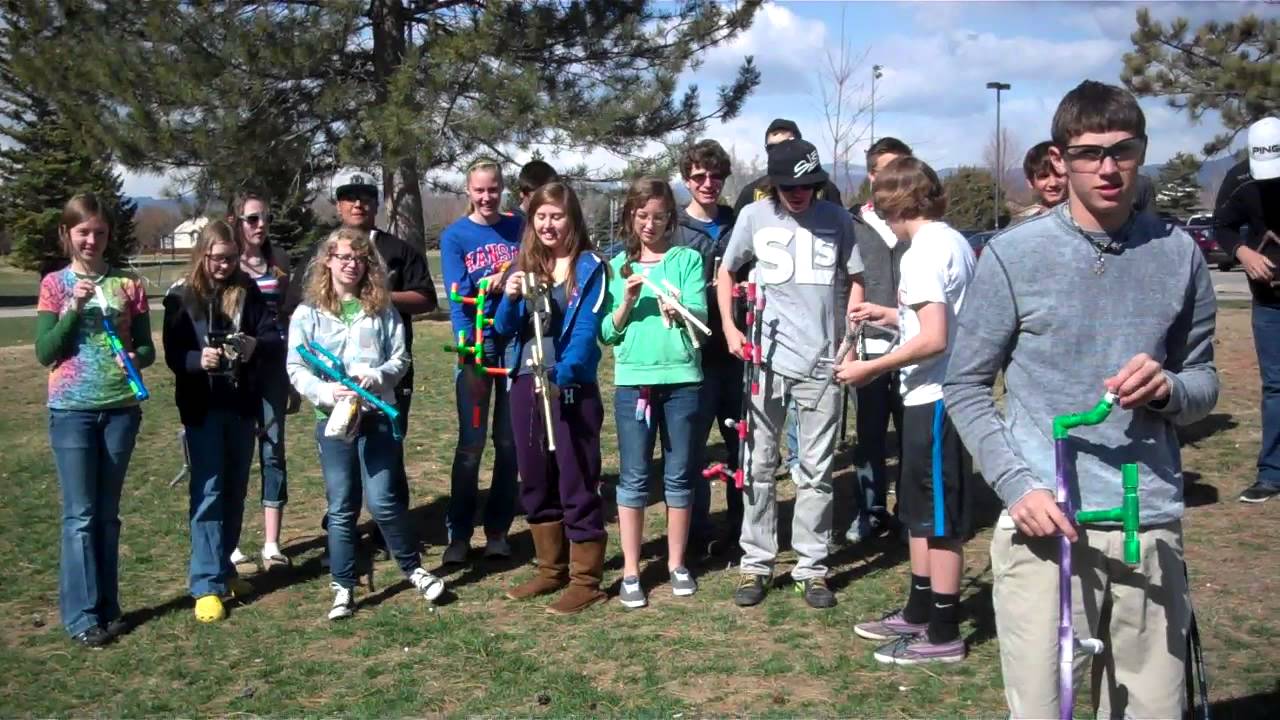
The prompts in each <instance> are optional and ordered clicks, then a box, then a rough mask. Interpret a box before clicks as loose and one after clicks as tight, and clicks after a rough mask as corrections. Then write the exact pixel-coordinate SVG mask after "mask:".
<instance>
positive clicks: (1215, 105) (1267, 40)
mask: <svg viewBox="0 0 1280 720" xmlns="http://www.w3.org/2000/svg"><path fill="white" fill-rule="evenodd" d="M1137 19H1138V29H1137V30H1136V31H1134V33H1133V35H1132V36H1130V37H1131V39H1132V41H1133V52H1129V53H1125V56H1124V70H1123V71H1121V73H1120V79H1121V81H1123V82H1124V84H1125V86H1126V87H1128V88H1129V89H1130V90H1132V91H1133V92H1134V93H1135V94H1136V95H1138V96H1140V97H1164V98H1167V101H1168V103H1169V107H1172V108H1176V109H1178V110H1186V111H1187V115H1188V119H1190V120H1191V121H1192V122H1193V123H1195V122H1199V120H1200V118H1201V117H1203V116H1204V114H1205V113H1206V112H1208V111H1211V110H1216V111H1217V112H1218V113H1219V114H1220V116H1221V118H1222V125H1223V126H1224V127H1225V128H1226V132H1223V133H1221V134H1219V135H1218V136H1216V137H1215V138H1214V139H1213V140H1211V141H1209V142H1208V143H1207V144H1205V146H1204V154H1205V156H1206V157H1210V156H1213V155H1216V154H1217V153H1219V152H1221V151H1222V150H1224V149H1226V148H1227V147H1229V146H1230V145H1231V141H1232V140H1234V139H1235V137H1236V135H1238V134H1239V133H1240V131H1241V130H1243V129H1245V128H1247V127H1249V125H1251V124H1252V123H1253V122H1254V121H1256V120H1259V119H1261V118H1264V117H1268V116H1272V115H1276V114H1277V113H1280V20H1277V19H1275V18H1274V17H1273V18H1268V19H1265V20H1263V19H1260V18H1258V17H1257V16H1256V15H1252V14H1250V15H1246V16H1244V17H1242V18H1240V19H1239V20H1237V21H1235V22H1226V23H1222V22H1218V21H1217V20H1211V21H1209V22H1207V23H1205V24H1203V25H1201V26H1200V27H1199V28H1197V29H1196V30H1195V32H1194V33H1193V32H1191V30H1190V24H1189V23H1188V22H1187V20H1186V18H1177V19H1176V20H1174V21H1173V22H1171V23H1169V25H1168V26H1166V25H1164V24H1163V23H1161V22H1160V21H1158V20H1152V19H1151V13H1150V12H1149V11H1148V10H1147V9H1146V8H1141V9H1139V10H1138V18H1137Z"/></svg>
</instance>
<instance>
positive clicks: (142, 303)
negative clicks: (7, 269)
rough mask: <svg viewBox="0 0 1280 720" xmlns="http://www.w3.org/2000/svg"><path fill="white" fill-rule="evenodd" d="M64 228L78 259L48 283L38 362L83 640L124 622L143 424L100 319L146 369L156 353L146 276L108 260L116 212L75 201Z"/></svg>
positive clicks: (68, 620)
mask: <svg viewBox="0 0 1280 720" xmlns="http://www.w3.org/2000/svg"><path fill="white" fill-rule="evenodd" d="M58 235H59V237H60V238H61V240H62V245H63V249H64V251H65V252H66V254H67V256H68V257H69V258H70V260H71V263H70V265H68V266H67V267H66V268H65V269H63V270H59V271H56V272H52V273H49V274H48V275H46V276H45V277H44V279H43V280H41V282H40V301H39V304H38V305H37V307H36V359H37V360H39V361H40V364H41V365H44V366H46V367H48V368H49V369H50V371H49V446H50V447H51V448H52V449H53V459H54V464H55V465H56V466H57V469H58V484H59V486H60V487H61V490H62V562H61V567H60V578H59V593H58V601H59V606H60V610H61V615H62V624H63V626H64V627H66V629H67V632H68V633H69V634H70V635H71V637H72V639H73V640H74V641H75V642H76V643H78V644H80V645H82V646H85V647H100V646H102V645H105V644H107V643H109V642H111V640H113V639H114V638H115V637H117V636H119V635H120V634H121V633H122V632H123V631H124V630H126V627H125V626H124V623H123V621H122V619H121V613H120V601H119V592H118V589H117V575H118V571H117V568H118V565H119V563H118V561H119V546H120V492H121V489H122V488H123V486H124V476H125V473H126V471H127V470H128V468H129V458H130V457H131V456H132V454H133V446H134V441H135V440H136V439H137V436H138V427H139V425H140V424H141V422H142V410H141V408H140V407H139V404H138V400H137V399H136V398H135V397H134V394H133V391H132V390H131V389H130V388H129V382H128V377H127V376H126V375H125V371H124V369H123V368H122V367H121V366H120V364H119V362H118V361H117V360H116V356H115V353H114V352H113V351H112V350H111V345H110V344H109V342H108V340H107V337H106V333H105V331H104V330H103V323H102V318H103V314H104V313H105V314H106V315H107V316H108V317H110V318H111V319H112V321H113V323H114V325H115V328H116V332H117V334H118V335H119V336H120V341H121V343H122V345H123V346H124V348H125V350H126V351H127V352H128V353H129V355H130V356H131V358H132V360H133V363H134V365H135V366H136V367H137V368H138V369H139V370H141V369H143V368H146V367H147V366H148V365H150V364H151V363H152V362H153V361H154V360H155V356H156V353H155V346H154V345H153V343H152V340H151V324H150V318H149V315H148V312H147V295H146V292H145V290H144V288H143V286H142V283H141V282H140V281H139V280H138V278H137V277H136V276H134V275H132V274H130V273H127V272H124V271H121V270H118V269H115V268H112V267H111V266H110V265H108V264H107V261H106V259H105V257H104V252H105V250H106V248H107V245H108V243H109V242H110V241H111V217H110V215H109V214H108V212H107V209H106V207H105V206H104V205H103V204H102V203H101V202H99V200H98V198H97V197H95V196H94V195H91V194H90V195H77V196H75V197H73V198H71V200H70V201H68V202H67V204H66V206H65V207H64V208H63V211H62V219H61V221H60V222H59V224H58Z"/></svg>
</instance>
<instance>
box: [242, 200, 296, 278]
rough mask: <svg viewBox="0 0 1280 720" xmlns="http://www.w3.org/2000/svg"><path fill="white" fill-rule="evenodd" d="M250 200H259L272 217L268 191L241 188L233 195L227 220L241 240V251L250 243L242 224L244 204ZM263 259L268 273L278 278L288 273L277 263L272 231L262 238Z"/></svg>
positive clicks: (268, 215)
mask: <svg viewBox="0 0 1280 720" xmlns="http://www.w3.org/2000/svg"><path fill="white" fill-rule="evenodd" d="M250 200H257V201H258V202H260V203H262V207H263V208H264V209H265V210H266V212H267V217H271V199H270V198H269V197H267V194H266V193H263V192H258V191H256V190H241V191H240V192H238V193H236V194H235V195H234V196H232V198H231V201H230V202H228V203H227V222H229V223H231V227H232V229H233V230H234V231H235V233H236V237H237V238H239V240H240V248H241V252H243V250H244V248H245V247H247V246H248V245H249V243H248V242H247V241H246V240H245V238H244V227H243V226H242V225H241V224H240V218H241V216H243V215H244V206H245V205H246V204H248V202H249V201H250ZM262 259H263V260H266V261H267V272H268V273H270V274H272V275H275V276H276V277H277V278H283V277H285V276H286V275H287V273H286V272H285V271H284V268H281V267H280V266H279V265H277V264H276V257H275V248H273V247H272V245H271V235H270V233H268V234H267V235H265V236H263V238H262Z"/></svg>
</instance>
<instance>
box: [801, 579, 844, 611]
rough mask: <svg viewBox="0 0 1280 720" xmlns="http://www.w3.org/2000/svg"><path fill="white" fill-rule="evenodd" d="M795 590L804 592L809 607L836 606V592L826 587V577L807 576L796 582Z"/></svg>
mask: <svg viewBox="0 0 1280 720" xmlns="http://www.w3.org/2000/svg"><path fill="white" fill-rule="evenodd" d="M796 592H798V593H803V594H804V601H805V602H807V603H809V607H811V608H817V609H819V610H825V609H827V608H833V607H835V606H836V594H835V593H833V592H831V589H830V588H828V587H827V579H826V578H809V579H808V580H802V581H800V582H798V583H796Z"/></svg>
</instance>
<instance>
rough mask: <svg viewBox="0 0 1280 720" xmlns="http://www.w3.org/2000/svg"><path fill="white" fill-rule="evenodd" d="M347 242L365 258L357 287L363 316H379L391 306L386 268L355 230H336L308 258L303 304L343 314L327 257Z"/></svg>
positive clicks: (366, 237)
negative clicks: (309, 262) (339, 245)
mask: <svg viewBox="0 0 1280 720" xmlns="http://www.w3.org/2000/svg"><path fill="white" fill-rule="evenodd" d="M344 240H345V241H346V242H348V243H350V244H351V251H352V252H353V253H355V254H356V255H363V256H364V257H365V264H364V268H365V270H364V277H362V278H360V286H359V288H358V289H357V291H356V297H358V298H360V305H361V306H363V307H364V312H365V314H366V315H380V314H382V311H384V310H386V309H387V308H388V307H389V306H390V305H391V292H390V291H389V290H388V289H387V268H386V265H385V264H384V263H383V261H382V256H381V255H379V254H378V248H376V247H374V244H373V241H372V240H370V239H369V234H368V233H366V232H365V231H363V230H358V229H356V228H346V227H344V228H338V229H337V230H334V231H333V232H331V233H329V237H327V238H325V239H324V240H323V241H322V243H321V246H320V249H319V251H317V252H316V254H315V256H314V257H312V258H311V264H310V265H309V266H308V267H307V280H306V283H305V285H304V286H303V301H304V302H306V303H307V304H308V305H311V306H312V307H317V308H321V309H323V310H327V311H328V312H330V313H333V314H334V315H338V314H340V313H341V312H342V298H340V297H338V294H337V293H336V292H334V289H333V273H332V272H331V271H330V270H329V262H328V260H329V257H330V256H331V255H332V254H333V252H334V250H335V249H336V248H337V247H338V243H340V242H342V241H344Z"/></svg>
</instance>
